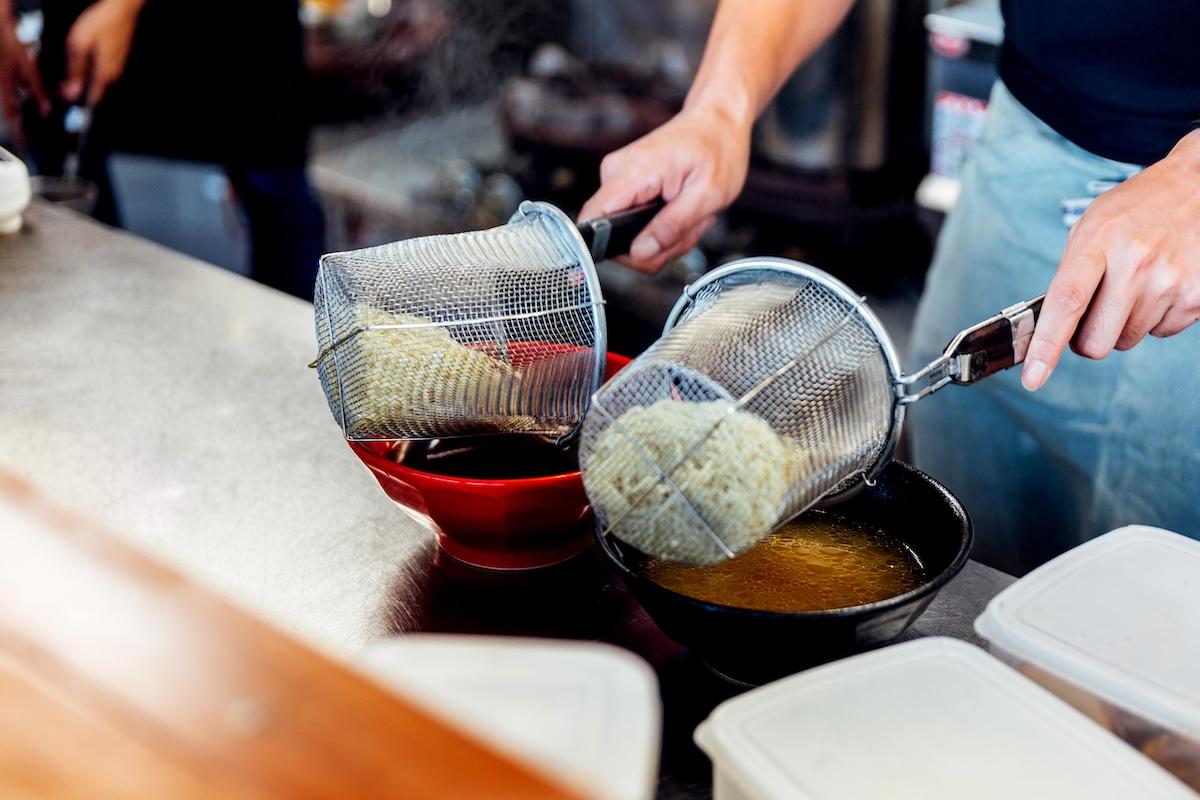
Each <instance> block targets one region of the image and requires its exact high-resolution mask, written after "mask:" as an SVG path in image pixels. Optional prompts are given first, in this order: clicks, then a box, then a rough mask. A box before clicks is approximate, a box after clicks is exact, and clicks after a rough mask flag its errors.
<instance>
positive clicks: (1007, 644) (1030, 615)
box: [975, 525, 1200, 791]
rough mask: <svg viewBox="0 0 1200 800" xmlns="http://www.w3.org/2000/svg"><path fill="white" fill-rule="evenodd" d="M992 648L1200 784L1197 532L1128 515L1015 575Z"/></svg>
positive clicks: (1000, 604) (994, 616) (988, 625)
mask: <svg viewBox="0 0 1200 800" xmlns="http://www.w3.org/2000/svg"><path fill="white" fill-rule="evenodd" d="M975 629H976V630H977V631H978V632H979V635H980V636H982V637H984V638H985V639H987V640H988V645H989V648H990V649H991V651H992V652H993V653H994V654H995V655H997V656H999V657H1000V658H1002V659H1004V660H1005V661H1006V662H1008V663H1009V664H1011V665H1012V666H1014V667H1015V668H1016V669H1017V670H1018V671H1020V672H1022V673H1024V674H1025V675H1027V676H1028V677H1030V678H1032V679H1033V680H1035V681H1037V682H1038V683H1040V684H1042V685H1043V686H1045V687H1047V688H1048V689H1050V690H1051V691H1053V692H1054V693H1055V694H1057V695H1059V696H1060V697H1062V698H1063V699H1064V700H1066V701H1067V702H1069V703H1071V704H1072V705H1074V706H1075V707H1076V708H1078V709H1080V710H1081V711H1083V712H1084V713H1085V714H1087V715H1088V716H1089V717H1091V718H1092V719H1094V720H1096V721H1097V722H1099V723H1100V724H1101V725H1102V726H1104V727H1105V728H1107V729H1108V730H1110V731H1112V732H1113V733H1115V734H1117V735H1118V736H1120V737H1121V738H1122V739H1124V740H1125V741H1126V742H1128V743H1129V744H1130V745H1132V746H1133V747H1135V748H1137V749H1138V750H1140V751H1141V752H1142V753H1144V754H1146V755H1147V756H1149V757H1150V758H1152V759H1154V760H1155V761H1157V762H1158V763H1159V764H1160V765H1162V766H1163V767H1164V768H1166V769H1167V770H1168V771H1170V772H1171V773H1173V774H1174V775H1175V776H1176V777H1178V778H1179V779H1180V780H1182V781H1183V782H1184V783H1186V784H1188V785H1189V786H1191V787H1192V788H1193V789H1196V790H1197V791H1200V542H1197V541H1195V540H1192V539H1189V538H1187V537H1184V536H1180V535H1179V534H1177V533H1171V532H1170V531H1164V530H1161V529H1158V528H1149V527H1145V526H1141V525H1133V526H1130V527H1127V528H1121V529H1119V530H1115V531H1113V532H1111V533H1107V534H1105V535H1103V536H1100V537H1098V538H1096V539H1093V540H1092V541H1090V542H1087V543H1086V544H1083V545H1080V546H1079V547H1076V548H1074V549H1072V550H1070V551H1068V552H1067V553H1064V554H1063V555H1061V556H1059V557H1058V558H1056V559H1054V560H1053V561H1050V562H1049V563H1047V564H1044V565H1043V566H1041V567H1039V568H1038V569H1036V570H1034V571H1033V572H1031V573H1029V574H1028V575H1026V576H1025V577H1024V578H1022V579H1021V580H1019V581H1017V582H1016V583H1014V584H1012V585H1011V586H1010V587H1008V588H1007V589H1005V590H1004V591H1003V592H1001V593H1000V594H999V595H997V596H996V597H995V598H993V599H992V601H991V603H989V604H988V607H987V610H986V611H984V613H983V614H982V615H981V616H980V617H979V619H978V620H976V622H975Z"/></svg>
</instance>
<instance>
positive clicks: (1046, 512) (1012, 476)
mask: <svg viewBox="0 0 1200 800" xmlns="http://www.w3.org/2000/svg"><path fill="white" fill-rule="evenodd" d="M1138 170H1139V167H1137V166H1136V165H1133V164H1125V163H1121V162H1117V161H1112V160H1109V159H1106V158H1101V157H1099V156H1096V155H1093V154H1091V153H1089V152H1087V151H1085V150H1083V149H1081V148H1079V147H1077V146H1076V145H1074V144H1072V143H1071V142H1069V141H1067V140H1066V139H1064V138H1063V137H1062V136H1059V135H1058V134H1057V133H1055V132H1054V131H1053V130H1052V129H1050V128H1049V127H1048V126H1047V125H1045V124H1044V123H1042V122H1041V121H1040V120H1038V119H1037V118H1036V117H1035V116H1033V114H1031V113H1030V112H1029V111H1028V110H1026V109H1025V108H1024V107H1023V106H1021V105H1020V104H1019V103H1018V102H1017V101H1016V99H1015V98H1013V96H1012V95H1011V94H1010V93H1009V92H1008V90H1007V89H1006V88H1005V87H1004V86H1003V85H1002V84H997V86H996V88H995V89H994V91H993V93H992V98H991V103H990V106H989V110H988V119H987V122H986V125H985V130H984V133H983V135H982V138H981V140H980V141H979V142H978V143H977V144H976V146H975V147H974V148H973V150H972V152H971V155H970V157H969V159H968V163H967V164H966V167H965V173H964V177H963V190H962V194H961V196H960V197H959V200H958V203H957V205H956V206H955V208H954V210H953V212H951V214H950V215H949V217H948V218H947V220H946V224H945V226H944V228H943V230H942V233H941V237H940V238H939V240H938V246H937V251H936V253H935V255H934V262H933V265H932V267H931V269H930V272H929V275H928V278H927V280H926V287H925V292H924V294H923V295H922V297H921V302H920V305H919V307H918V310H917V318H916V323H915V326H914V331H913V338H912V341H911V342H910V346H909V358H908V359H907V363H906V365H905V366H906V367H908V368H910V369H911V368H914V367H916V366H920V365H922V364H924V363H927V362H928V361H931V360H932V359H933V358H935V357H936V356H937V355H938V354H939V353H940V352H941V350H942V348H943V347H944V346H945V345H946V343H947V342H948V341H949V340H950V338H951V337H952V336H953V335H954V334H955V333H956V332H957V331H959V330H961V329H962V328H965V327H967V326H969V325H972V324H974V323H976V322H979V321H981V320H983V319H985V318H987V317H989V316H991V315H993V314H995V313H996V312H998V311H999V310H1000V309H1001V308H1004V307H1005V306H1008V305H1010V304H1012V303H1014V302H1017V301H1019V300H1023V299H1027V298H1030V297H1034V296H1036V295H1038V294H1040V293H1042V292H1044V291H1046V288H1047V287H1048V286H1049V284H1050V279H1051V278H1052V277H1053V276H1054V273H1055V269H1056V267H1057V264H1058V259H1059V256H1060V255H1061V253H1062V251H1063V247H1064V245H1065V244H1066V239H1067V232H1068V230H1069V225H1070V224H1071V223H1072V222H1073V221H1074V220H1075V219H1076V218H1078V216H1079V214H1080V213H1081V211H1082V210H1083V209H1084V208H1085V207H1086V204H1087V202H1088V198H1089V197H1090V196H1092V195H1094V194H1097V193H1098V192H1101V191H1104V190H1106V189H1107V188H1110V187H1112V186H1114V185H1117V184H1119V183H1120V182H1121V181H1123V180H1126V179H1128V178H1129V177H1132V176H1133V175H1136V174H1137V172H1138ZM1197 224H1200V221H1198V222H1197ZM909 411H910V414H911V416H910V417H909V420H910V423H909V424H908V429H907V430H908V432H909V434H910V435H911V437H912V438H911V442H912V452H913V460H914V462H915V464H916V465H917V466H918V467H920V468H921V469H923V470H925V471H927V472H929V473H930V474H931V475H933V476H934V477H935V478H937V479H938V480H940V481H942V482H943V483H945V484H946V485H947V486H948V487H949V488H950V490H951V491H953V492H954V493H955V494H956V495H958V497H959V498H960V499H961V500H962V502H963V504H964V506H965V507H966V509H967V512H968V513H969V514H970V515H971V519H972V520H973V521H974V523H975V531H976V537H977V538H976V545H975V551H974V553H975V557H976V558H978V559H979V560H981V561H983V562H984V563H986V564H990V565H992V566H995V567H997V568H1000V569H1003V570H1006V571H1008V572H1011V573H1014V574H1018V575H1020V574H1023V573H1025V572H1027V571H1028V570H1030V569H1032V568H1034V567H1036V566H1037V565H1038V564H1040V563H1042V562H1044V561H1046V560H1047V559H1049V558H1052V557H1053V556H1055V555H1057V554H1058V553H1061V552H1063V551H1064V550H1067V549H1069V548H1071V547H1073V546H1075V545H1077V544H1079V543H1081V542H1083V541H1086V540H1087V539H1090V538H1092V537H1094V536H1097V535H1099V534H1101V533H1104V532H1105V531H1108V530H1111V529H1113V528H1116V527H1118V526H1121V525H1125V524H1129V523H1144V524H1149V525H1157V526H1161V527H1164V528H1169V529H1171V530H1175V531H1178V532H1180V533H1183V534H1186V535H1189V536H1192V537H1196V538H1200V506H1198V503H1197V500H1200V326H1192V327H1191V328H1189V329H1188V330H1186V331H1184V332H1183V333H1182V334H1180V335H1178V336H1174V337H1171V338H1168V339H1155V338H1153V337H1147V338H1146V339H1145V340H1144V341H1143V342H1142V343H1141V344H1139V345H1138V346H1137V347H1135V348H1133V349H1132V350H1129V351H1127V352H1123V353H1122V352H1114V353H1113V354H1111V355H1110V356H1108V357H1107V358H1105V359H1103V360H1101V361H1092V360H1089V359H1086V358H1083V357H1081V356H1077V355H1075V354H1074V353H1071V352H1067V353H1065V354H1064V355H1063V358H1062V361H1061V362H1060V363H1059V366H1058V369H1057V370H1056V371H1055V372H1054V374H1053V375H1052V376H1051V377H1050V380H1049V381H1048V383H1047V384H1046V385H1045V386H1044V387H1043V388H1042V389H1041V390H1039V391H1038V392H1035V393H1030V392H1027V391H1025V390H1024V389H1023V388H1022V387H1021V383H1020V370H1019V368H1016V369H1012V370H1009V371H1007V372H1004V373H1000V374H997V375H994V376H992V377H990V378H987V379H985V380H983V381H981V382H980V383H979V384H977V385H975V386H972V387H955V386H950V387H947V388H945V389H943V390H942V391H940V392H938V393H937V394H935V395H933V396H931V397H928V398H926V399H924V400H922V401H921V402H919V403H916V404H915V405H913V406H911V407H910V409H909Z"/></svg>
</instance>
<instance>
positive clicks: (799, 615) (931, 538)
mask: <svg viewBox="0 0 1200 800" xmlns="http://www.w3.org/2000/svg"><path fill="white" fill-rule="evenodd" d="M831 511H832V512H833V513H836V514H837V515H838V516H840V517H842V518H844V519H846V520H852V521H853V522H855V523H857V524H860V525H865V526H869V527H872V528H875V529H878V530H882V531H885V532H886V533H887V534H888V535H889V536H890V537H893V538H894V539H895V540H897V541H898V542H900V543H902V544H903V545H904V547H906V548H907V549H909V550H910V551H911V552H912V553H913V555H914V556H915V557H916V558H917V559H918V560H919V561H920V563H921V567H922V574H921V581H920V582H919V584H917V585H916V586H914V587H913V588H911V589H909V590H908V591H904V592H902V593H900V594H898V595H895V596H892V597H888V598H885V599H880V600H876V601H874V602H868V603H862V604H859V605H853V606H848V607H843V608H826V609H822V610H808V611H792V612H783V611H764V610H756V609H753V608H745V607H741V608H739V607H737V606H735V605H728V604H725V603H723V602H713V601H712V600H709V599H698V598H695V597H689V596H688V595H687V594H685V593H681V592H679V591H674V590H672V589H670V588H667V587H665V586H661V585H659V584H658V583H657V582H655V580H654V579H653V577H652V576H653V574H654V570H653V562H652V559H650V558H649V557H647V556H646V555H644V554H643V553H641V552H640V551H638V550H637V549H636V548H634V547H632V546H630V545H628V544H625V543H624V542H622V541H620V540H619V539H616V538H614V537H612V536H602V537H600V544H601V549H602V550H603V552H604V553H605V555H606V556H607V558H608V559H609V560H610V561H611V562H612V563H613V564H614V565H615V566H616V568H617V569H618V570H619V572H620V573H621V576H622V577H623V578H624V580H625V582H626V583H627V584H628V585H629V587H630V589H631V590H632V591H633V593H634V595H635V596H636V597H637V599H638V602H639V603H641V605H642V607H643V608H644V609H645V610H646V613H647V614H648V615H649V616H650V617H651V619H653V620H654V622H655V623H656V624H657V625H658V626H659V627H660V628H661V629H662V630H663V632H664V633H665V634H667V636H669V637H671V638H672V639H674V640H675V641H676V642H678V643H679V644H681V645H683V646H685V647H687V648H688V649H690V650H692V651H693V652H694V653H695V654H697V655H698V656H699V657H700V658H701V659H703V660H704V661H705V663H707V664H708V665H709V666H710V667H711V668H712V669H713V670H714V671H715V672H717V673H718V674H720V675H722V676H724V677H727V678H729V679H731V680H733V681H734V682H737V683H743V684H749V685H754V684H760V683H765V682H768V681H771V680H775V679H776V678H780V677H783V676H784V675H789V674H791V673H793V672H796V671H798V670H801V669H805V668H807V667H810V666H814V665H816V664H820V663H823V662H825V661H830V660H833V659H835V658H841V657H843V656H846V655H849V654H851V653H855V652H859V651H862V650H867V649H870V648H872V647H877V646H880V645H883V644H887V643H888V642H891V641H893V640H894V639H895V638H896V637H897V636H899V635H900V634H901V633H903V632H904V630H905V628H907V627H908V626H909V625H910V624H912V622H913V620H915V619H916V618H917V617H918V616H920V614H921V613H922V612H923V611H924V610H925V609H926V608H927V607H928V606H929V603H930V602H931V601H932V600H933V598H934V597H935V596H936V595H937V592H938V591H939V590H940V589H941V588H942V587H943V586H944V585H946V583H948V582H949V581H950V579H951V578H953V577H954V576H955V575H957V574H958V572H959V571H960V570H961V569H962V568H963V566H964V565H965V564H966V563H967V557H968V555H969V553H970V549H971V538H972V534H971V522H970V519H968V517H967V514H966V512H965V511H964V510H963V508H962V505H961V504H960V503H959V502H958V500H957V499H956V498H955V497H954V496H953V495H951V494H950V493H949V492H948V491H947V490H946V489H945V488H944V487H943V486H941V484H939V483H937V482H936V481H934V480H933V479H932V478H930V477H929V476H928V475H926V474H924V473H923V472H920V471H919V470H917V469H914V468H913V467H910V466H908V465H907V464H903V463H901V462H898V461H893V462H892V463H890V464H889V465H888V466H887V467H886V468H885V469H884V470H883V472H882V473H881V474H880V475H879V477H878V479H877V480H876V481H875V484H874V485H873V486H865V487H863V489H862V490H861V491H860V492H858V493H857V494H855V495H854V496H853V497H852V498H850V499H849V500H847V501H846V502H844V503H841V504H839V505H837V506H836V507H833V508H832V509H831ZM748 605H749V604H748Z"/></svg>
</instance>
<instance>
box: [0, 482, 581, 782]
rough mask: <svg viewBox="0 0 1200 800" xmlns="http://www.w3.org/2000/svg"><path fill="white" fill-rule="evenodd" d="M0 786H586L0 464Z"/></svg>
mask: <svg viewBox="0 0 1200 800" xmlns="http://www.w3.org/2000/svg"><path fill="white" fill-rule="evenodd" d="M0 796H3V797H4V798H19V797H37V798H62V797H89V798H92V797H97V798H98V797H121V798H156V799H157V798H192V797H206V798H207V797H221V798H262V797H286V798H318V797H320V798H333V797H355V798H366V797H372V798H374V797H398V798H406V799H408V798H413V799H416V798H421V799H423V798H440V797H453V798H521V800H531V799H533V798H550V797H556V798H558V797H573V796H576V795H573V794H572V793H571V792H570V791H568V790H565V789H563V788H561V787H559V786H556V785H554V784H552V783H551V782H550V781H549V780H548V779H545V778H542V777H540V776H538V775H536V774H534V773H532V772H530V771H528V770H526V769H525V768H524V767H522V766H519V765H517V764H515V763H513V762H510V761H508V760H506V759H505V758H504V757H502V756H500V755H498V754H496V753H494V752H493V751H490V750H488V749H486V747H484V746H482V745H480V744H478V743H476V742H474V741H472V740H470V739H469V738H467V737H466V736H464V735H462V734H460V733H458V732H457V731H455V730H452V729H450V728H448V727H446V726H445V725H443V724H442V723H440V722H439V721H437V720H435V719H434V718H432V717H430V716H429V715H428V714H426V713H425V712H424V711H422V710H420V709H418V708H416V707H414V706H411V705H409V704H407V703H405V702H404V701H402V700H400V699H399V698H397V697H395V696H393V695H391V694H389V693H387V692H386V691H384V690H383V689H381V688H379V687H377V686H375V685H374V684H372V683H370V682H369V681H367V680H365V679H363V678H361V677H359V676H358V675H356V674H355V673H353V672H351V671H349V670H347V669H344V668H343V667H341V666H339V665H337V664H336V663H334V662H332V661H329V660H327V659H325V658H323V657H322V656H320V655H317V654H316V653H314V652H312V651H310V650H308V649H306V648H305V647H303V646H302V645H300V644H298V643H296V642H294V641H292V640H290V639H288V638H287V637H285V636H284V635H283V634H281V633H279V632H277V631H276V630H274V629H273V628H271V627H269V626H268V625H266V624H264V623H262V622H259V621H257V620H255V619H253V618H251V617H249V616H247V615H246V614H244V613H242V612H240V611H238V610H236V609H235V608H233V607H231V606H229V605H227V604H226V603H224V602H222V601H220V600H218V599H216V598H215V597H213V596H212V595H210V594H208V593H207V592H205V591H204V590H202V589H200V588H199V587H197V586H195V585H193V584H192V583H190V582H188V581H187V580H186V579H184V578H182V577H180V576H179V575H177V574H175V573H173V572H171V571H169V570H167V569H164V568H163V567H162V566H159V565H158V564H156V563H153V562H152V561H150V560H149V559H147V558H146V557H144V556H141V555H139V554H138V553H136V552H133V551H131V550H129V549H128V548H127V547H126V546H124V545H122V544H120V543H119V542H117V541H115V540H114V539H112V538H110V537H108V536H106V535H104V534H103V533H100V532H97V531H95V530H93V529H91V528H90V527H89V526H88V525H87V524H85V523H82V522H81V521H79V520H75V519H71V518H69V517H67V516H65V515H63V514H61V513H59V512H57V511H55V510H54V509H51V508H48V507H47V506H46V504H45V503H44V502H43V501H42V500H40V499H39V498H38V496H37V495H36V494H35V493H34V492H33V491H32V490H31V489H30V488H29V487H27V486H24V485H22V484H20V483H19V482H17V481H15V480H13V479H11V478H9V477H6V476H5V475H3V474H0Z"/></svg>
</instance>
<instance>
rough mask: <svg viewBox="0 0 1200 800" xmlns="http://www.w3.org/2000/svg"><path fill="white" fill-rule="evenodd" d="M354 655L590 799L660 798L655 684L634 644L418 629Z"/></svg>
mask: <svg viewBox="0 0 1200 800" xmlns="http://www.w3.org/2000/svg"><path fill="white" fill-rule="evenodd" d="M356 661H357V663H358V665H359V666H360V668H362V669H363V670H364V671H365V672H367V673H368V674H369V675H371V676H372V677H373V678H375V679H376V680H378V681H379V682H380V683H383V684H384V685H386V686H389V687H391V688H393V689H396V690H397V691H399V692H401V693H403V694H404V695H405V696H406V697H408V698H409V699H410V700H413V701H414V702H418V703H422V704H423V705H425V706H426V707H427V708H428V709H429V710H430V711H433V712H434V713H436V714H439V715H440V716H442V717H443V718H444V719H446V720H447V721H448V722H450V723H451V724H456V725H458V726H460V727H462V728H463V729H464V730H466V731H468V732H470V733H473V734H474V735H476V736H478V737H479V738H480V739H482V740H484V741H487V742H489V743H491V744H492V746H494V747H496V748H497V749H499V750H503V751H505V752H507V753H508V754H509V755H511V756H513V757H514V758H517V759H520V760H523V761H525V762H526V763H528V764H530V765H532V766H534V767H537V768H540V769H543V770H545V771H546V772H547V773H550V774H552V775H554V776H556V777H557V778H558V779H559V780H561V781H562V782H564V783H566V784H567V785H569V786H573V787H575V788H576V789H578V790H579V791H580V792H581V793H583V794H584V795H585V796H587V797H596V798H603V799H604V800H609V799H611V800H648V798H651V797H653V796H654V788H655V786H656V785H657V782H658V751H659V739H660V735H661V721H660V720H661V714H662V711H661V704H660V702H659V697H658V681H657V680H656V679H655V677H654V672H653V670H651V669H650V666H649V665H648V664H646V662H644V661H642V660H641V659H640V658H638V657H637V656H635V655H633V654H632V653H629V652H628V651H625V650H622V649H620V648H617V647H612V646H611V645H605V644H597V643H595V642H560V641H551V640H544V639H521V638H515V637H490V636H454V635H444V634H412V635H408V636H404V637H400V638H395V639H387V640H384V641H380V642H376V643H374V644H371V645H369V646H368V647H367V648H366V649H365V650H363V652H362V654H361V655H360V656H359V658H358V659H356ZM399 757H403V755H402V754H401V755H400V756H399Z"/></svg>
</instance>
